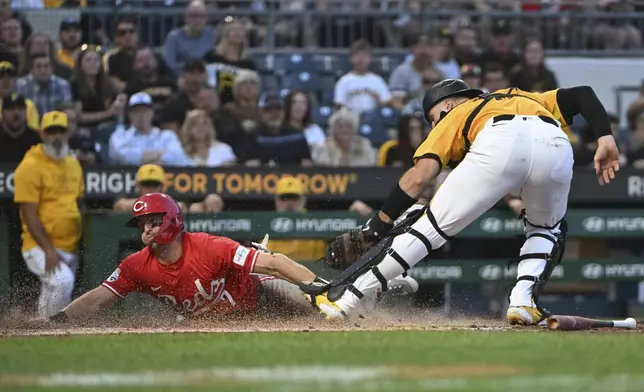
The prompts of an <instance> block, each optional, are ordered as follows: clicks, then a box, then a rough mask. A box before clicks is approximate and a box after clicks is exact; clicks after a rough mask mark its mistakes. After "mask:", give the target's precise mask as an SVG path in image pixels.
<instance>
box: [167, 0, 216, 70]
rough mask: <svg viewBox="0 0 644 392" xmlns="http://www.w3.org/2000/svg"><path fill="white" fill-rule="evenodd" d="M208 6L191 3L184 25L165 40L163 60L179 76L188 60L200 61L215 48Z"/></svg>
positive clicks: (200, 3) (198, 2)
mask: <svg viewBox="0 0 644 392" xmlns="http://www.w3.org/2000/svg"><path fill="white" fill-rule="evenodd" d="M206 18H207V14H206V6H205V4H204V3H203V2H202V1H199V0H197V1H191V2H190V3H188V6H187V7H186V12H185V14H184V25H183V26H182V27H179V28H176V29H174V30H172V31H170V33H168V36H167V37H166V39H165V43H164V44H163V59H164V60H165V62H166V64H167V65H168V66H169V67H170V69H172V71H173V72H174V73H175V74H176V75H179V74H180V73H181V71H182V70H183V65H184V63H185V62H186V60H191V59H200V58H202V57H203V56H204V55H205V54H206V53H207V52H208V51H209V50H211V49H212V48H213V47H214V46H215V33H214V30H213V28H212V27H210V26H207V25H206Z"/></svg>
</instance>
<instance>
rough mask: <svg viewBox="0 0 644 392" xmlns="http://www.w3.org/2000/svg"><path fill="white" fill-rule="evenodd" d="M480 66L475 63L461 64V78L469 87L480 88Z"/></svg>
mask: <svg viewBox="0 0 644 392" xmlns="http://www.w3.org/2000/svg"><path fill="white" fill-rule="evenodd" d="M481 76H482V75H481V67H479V66H478V65H476V64H463V65H462V66H461V79H463V81H465V83H467V84H468V85H469V86H470V87H471V88H479V89H480V88H481V84H482V80H481Z"/></svg>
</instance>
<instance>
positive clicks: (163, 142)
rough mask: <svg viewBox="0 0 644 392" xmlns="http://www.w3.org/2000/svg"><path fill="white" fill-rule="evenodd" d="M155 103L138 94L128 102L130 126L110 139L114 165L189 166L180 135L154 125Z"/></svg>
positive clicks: (118, 129) (122, 127) (144, 94)
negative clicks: (154, 164) (153, 164)
mask: <svg viewBox="0 0 644 392" xmlns="http://www.w3.org/2000/svg"><path fill="white" fill-rule="evenodd" d="M153 105H154V102H152V97H150V95H148V94H146V93H136V94H134V95H132V96H131V97H130V99H129V101H128V118H129V120H130V124H131V125H130V127H129V128H125V127H124V126H120V127H118V128H117V129H116V131H115V132H114V133H113V134H112V136H110V147H109V148H110V150H109V156H110V159H111V161H112V163H114V164H120V165H141V164H146V163H156V164H164V165H171V166H184V165H188V162H189V159H188V158H187V157H186V155H185V153H184V152H183V148H182V147H181V142H180V141H179V138H178V137H177V135H176V133H174V132H173V131H168V130H161V129H159V128H157V127H155V126H154V125H152V117H153V116H154V106H153Z"/></svg>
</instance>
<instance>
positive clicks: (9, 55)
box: [0, 1, 644, 167]
mask: <svg viewBox="0 0 644 392" xmlns="http://www.w3.org/2000/svg"><path fill="white" fill-rule="evenodd" d="M45 3H49V2H45ZM63 3H65V2H63ZM170 3H172V4H170ZM170 3H168V4H169V5H174V6H178V4H175V3H173V2H170ZM251 3H252V4H251V5H249V6H250V7H260V6H264V7H266V6H269V5H271V4H274V2H259V1H258V2H251ZM399 3H405V4H406V7H408V9H409V10H414V9H415V7H417V6H428V5H431V6H436V4H437V3H439V2H436V1H434V2H421V1H408V2H386V4H387V6H388V7H393V6H394V4H397V5H398V6H399V5H400V4H399ZM443 3H444V4H443V5H445V6H448V5H449V4H451V3H450V2H443ZM491 3H494V2H484V1H472V2H469V5H468V7H474V9H477V10H480V9H483V8H485V7H490V4H491ZM497 3H503V4H496V3H495V4H496V6H499V7H501V8H503V7H509V8H511V9H514V8H516V7H517V6H519V7H521V3H520V2H513V1H502V2H497ZM65 4H66V3H65ZM137 4H140V3H137ZM239 4H243V2H242V3H236V5H239ZM291 4H299V3H298V2H292V3H291ZM302 4H304V3H302ZM315 4H316V6H317V7H331V6H332V5H334V4H335V3H333V2H327V1H318V2H316V3H315ZM352 4H353V3H352ZM360 4H362V5H363V6H364V4H367V3H366V2H360ZM369 4H371V3H369ZM383 4H384V3H383ZM467 4H468V2H455V3H454V5H453V6H456V5H458V6H459V7H460V6H463V5H467ZM526 4H527V3H526ZM45 5H47V4H45ZM622 5H623V4H622V2H620V3H619V4H616V2H606V4H604V5H603V6H604V7H605V8H606V10H609V11H610V10H612V8H611V7H614V6H615V7H616V6H620V7H622ZM10 6H11V3H9V2H7V4H0V23H1V30H0V96H2V97H7V96H9V95H11V94H18V95H19V96H20V97H22V98H24V99H22V100H21V99H15V97H13V98H12V99H11V100H12V102H14V104H13V105H12V107H7V106H5V107H4V108H3V109H2V115H3V121H2V127H3V129H5V132H2V134H3V135H4V134H7V133H8V134H11V135H16V134H18V133H17V130H16V127H17V128H20V127H22V128H25V129H26V128H30V129H32V130H33V131H37V130H38V128H39V124H38V121H39V118H40V117H41V116H42V115H44V114H45V113H47V112H50V111H54V110H59V111H64V112H65V113H67V115H68V118H69V123H70V128H71V129H73V134H72V135H71V139H70V145H71V148H72V150H73V151H75V153H76V154H77V156H78V158H79V159H80V160H81V161H82V162H83V163H85V164H95V163H103V164H119V165H136V166H138V165H142V164H147V163H156V164H162V165H166V166H209V167H215V166H221V165H230V164H245V165H248V166H261V165H323V166H376V165H378V166H387V165H395V166H407V165H409V164H411V156H412V154H413V151H414V149H415V147H417V146H418V144H419V143H420V142H421V141H422V140H423V138H424V136H425V135H426V134H427V132H429V127H428V124H427V123H426V121H425V120H424V118H423V116H422V109H421V100H422V96H423V95H424V92H425V91H426V90H427V89H428V88H429V87H431V86H432V85H433V84H434V83H436V82H438V81H439V80H441V79H444V78H463V79H465V80H466V81H467V82H468V83H469V84H470V85H471V86H472V87H477V88H481V89H483V90H485V91H494V90H497V89H501V88H506V87H509V86H513V87H518V88H521V89H523V90H527V91H546V90H550V89H554V88H556V87H557V80H556V77H555V75H554V74H553V72H552V71H550V70H549V69H548V68H547V67H546V66H545V64H544V45H543V43H542V42H543V40H542V37H541V36H540V35H533V36H530V37H529V38H525V39H519V36H518V35H517V34H516V27H517V26H516V25H515V23H514V22H513V21H512V20H510V19H507V18H498V17H497V18H494V19H491V20H489V21H480V20H479V21H476V22H477V24H476V26H477V27H476V28H475V27H474V24H473V23H472V22H473V21H472V20H469V19H467V18H465V19H464V18H460V19H459V21H458V23H453V22H454V21H453V20H448V21H444V23H443V24H441V25H440V26H436V28H434V29H430V30H427V31H430V32H427V33H425V32H424V31H426V30H419V31H415V30H413V29H412V30H409V31H411V32H410V33H409V34H407V35H405V38H404V39H403V41H404V43H405V47H406V48H407V51H406V53H403V52H401V53H400V54H396V53H393V52H392V53H388V54H382V53H376V52H374V48H375V47H376V46H382V45H380V44H378V42H379V41H378V38H377V37H375V36H363V37H359V35H358V36H355V34H354V35H352V37H354V36H355V38H356V39H354V40H353V42H351V43H350V45H349V47H348V48H347V49H346V50H345V53H344V54H341V53H336V54H332V53H321V52H320V53H316V52H315V51H310V50H306V51H304V50H298V49H296V48H293V49H292V50H290V51H288V53H287V52H285V51H277V52H273V53H267V52H250V51H249V47H250V43H251V41H253V40H254V41H257V40H258V37H259V36H261V35H262V29H261V28H260V27H261V26H260V25H258V24H257V21H254V20H252V18H251V19H244V18H239V17H233V16H227V17H226V18H224V19H223V20H221V21H219V22H218V23H216V24H214V25H213V24H211V23H210V22H209V15H210V14H209V7H211V6H212V3H203V2H199V1H195V2H192V3H190V4H188V5H187V6H185V11H184V23H183V25H182V26H181V27H177V28H176V29H174V30H172V31H170V32H169V34H167V36H166V39H165V41H164V42H163V43H162V45H161V47H160V48H156V47H153V46H150V42H146V41H145V40H144V39H143V38H142V36H141V34H140V33H141V25H140V19H138V18H135V17H132V16H131V15H130V16H128V15H122V16H121V17H120V18H119V19H118V20H116V21H114V23H113V25H112V26H102V28H103V29H109V27H113V32H112V31H110V32H109V33H106V34H101V36H112V37H113V42H109V44H110V45H111V47H110V48H109V49H107V47H106V46H104V45H103V46H99V45H96V44H97V43H100V44H108V42H107V41H102V42H92V41H95V37H96V35H95V34H94V35H92V37H93V38H92V39H88V38H87V36H88V35H87V34H84V32H83V22H82V21H81V20H80V19H76V18H74V17H70V18H65V19H64V20H62V21H61V22H60V25H59V35H58V37H54V38H57V39H56V40H55V39H52V37H49V36H47V35H45V34H42V33H39V32H38V31H37V27H35V28H34V26H29V25H28V23H26V22H25V20H24V19H22V18H21V17H20V15H19V14H14V13H12V12H13V11H12V10H11V9H10V8H7V7H10ZM220 6H221V4H220ZM353 6H354V5H352V7H353ZM551 6H552V5H551ZM3 7H4V8H3ZM450 7H452V6H450ZM540 7H542V9H543V8H544V7H545V5H544V4H542V5H541V6H540ZM296 8H297V7H296ZM622 8H623V7H622ZM622 8H619V10H621V11H623V9H622ZM522 9H523V11H525V12H528V11H531V10H533V8H530V7H528V8H526V7H525V4H523V8H522ZM548 9H552V8H548ZM517 10H521V8H517ZM413 18H414V16H413V15H408V20H407V21H406V22H404V21H402V20H397V21H396V22H395V23H397V24H398V25H397V26H398V27H399V28H398V29H397V32H398V33H404V32H405V31H408V30H406V29H407V27H408V26H412V25H413V24H414V22H413ZM403 22H404V23H403ZM334 23H339V22H338V21H337V20H336V21H335V22H334ZM485 23H489V25H488V27H489V30H488V31H486V32H485V34H481V32H480V27H481V25H484V24H485ZM620 26H621V27H620V28H624V25H623V24H620ZM336 27H337V26H327V28H329V29H331V30H334V31H336V30H337V29H336ZM599 27H601V26H598V28H599ZM275 29H276V30H275V31H276V33H279V31H282V30H283V31H286V32H287V33H292V32H293V30H292V29H289V28H283V27H280V26H279V25H276V26H275ZM409 31H408V32H409ZM278 35H279V34H278ZM300 35H302V34H300ZM305 35H306V34H303V36H305ZM313 36H316V37H322V36H324V34H322V33H319V34H317V33H313ZM627 36H629V34H622V35H619V37H621V38H624V39H626V38H625V37H627ZM609 37H613V38H615V39H617V38H619V37H618V35H612V36H611V35H609ZM638 39H641V38H638ZM54 41H58V42H56V43H55V42H54ZM318 44H319V45H320V46H325V45H323V43H318ZM638 45H639V44H638ZM57 46H58V47H59V48H58V49H56V47H57ZM334 46H335V45H334ZM3 99H4V98H3ZM16 102H18V103H20V102H24V107H22V106H23V105H22V104H21V105H17V106H16V104H15V103H16ZM642 102H644V100H638V102H636V103H635V104H634V107H633V108H632V110H631V111H630V112H629V113H630V114H629V124H628V126H629V127H628V128H629V130H630V131H632V132H629V133H628V134H627V135H626V136H627V137H626V138H624V137H622V135H620V140H624V143H623V147H624V152H625V155H624V160H625V161H627V160H628V161H631V162H634V164H636V165H639V164H640V163H641V162H643V161H642V160H641V159H640V158H644V154H643V153H642V151H644V150H642V149H641V148H640V146H644V137H642V136H641V134H644V121H642V120H640V118H644V115H643V114H644V104H642ZM12 110H17V111H19V113H18V114H17V115H16V116H18V117H20V115H21V113H24V115H23V116H22V118H23V120H22V121H21V122H15V121H14V123H10V121H9V120H10V119H11V118H12V117H11V116H8V115H7V113H8V112H10V111H12ZM640 125H641V126H640ZM579 129H580V132H579V133H577V134H575V133H573V132H572V131H570V130H568V131H569V132H570V136H571V138H573V139H575V142H576V146H577V149H578V155H579V159H578V160H577V161H578V163H579V164H583V165H586V164H588V163H589V162H588V161H587V159H586V156H587V155H588V152H589V151H590V148H592V141H591V140H589V139H588V137H587V136H586V133H587V132H585V130H584V127H581V128H579ZM617 131H619V126H618V124H616V132H617ZM2 137H3V140H4V139H6V138H7V136H6V135H5V136H2ZM625 139H626V140H625ZM5 145H6V146H8V144H6V143H5ZM5 148H7V149H8V148H10V147H5ZM0 149H2V148H0ZM7 156H8V155H7ZM0 161H7V158H6V157H5V156H0Z"/></svg>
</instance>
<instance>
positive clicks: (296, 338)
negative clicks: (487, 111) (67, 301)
mask: <svg viewBox="0 0 644 392" xmlns="http://www.w3.org/2000/svg"><path fill="white" fill-rule="evenodd" d="M643 364H644V335H643V334H641V333H638V332H633V333H614V334H613V333H583V332H579V333H542V332H513V331H508V332H479V331H446V332H436V331H431V332H423V331H415V332H412V331H396V332H394V331H392V332H312V333H219V334H215V333H213V334H167V335H166V334H153V335H110V336H65V337H20V338H3V339H0V390H2V391H7V390H20V391H26V390H44V389H38V387H37V386H34V385H33V383H34V382H35V381H34V380H36V379H37V377H36V376H39V375H40V376H47V375H49V374H52V373H74V374H79V373H82V374H97V373H101V374H104V373H138V374H139V375H140V374H141V372H144V371H156V372H159V373H157V375H158V374H161V375H163V374H165V375H166V376H168V373H167V372H170V371H176V372H183V373H181V374H180V375H182V377H183V379H181V380H178V381H180V382H182V383H184V384H183V385H174V386H173V385H170V384H169V383H168V382H163V383H162V385H154V386H149V389H148V388H145V387H143V386H139V385H134V386H126V387H125V386H118V387H117V386H113V387H107V386H105V381H101V382H99V384H100V385H99V386H97V387H93V388H87V387H85V388H81V387H78V388H70V387H69V386H59V387H49V388H47V389H46V390H49V391H54V390H60V391H67V390H82V389H87V390H92V391H98V390H111V391H113V390H119V391H124V390H128V391H129V390H131V391H138V390H141V389H146V390H152V389H154V390H163V391H170V390H173V391H187V390H190V391H200V390H203V391H206V390H217V391H234V392H237V391H255V392H257V391H280V392H283V391H288V392H295V391H307V392H308V391H315V390H325V391H326V390H328V391H333V392H344V391H356V392H359V391H389V390H393V391H396V392H403V391H419V390H433V391H437V390H445V391H497V390H498V391H506V390H509V389H521V390H537V389H542V388H544V387H552V388H565V389H566V392H570V391H611V392H618V391H644V365H643ZM279 366H281V367H288V368H286V369H283V371H285V372H286V373H287V377H285V379H284V380H281V379H280V380H276V379H275V378H274V377H277V376H276V375H277V374H278V372H277V371H276V370H273V371H272V370H270V369H267V368H274V367H279ZM312 366H317V367H329V366H332V367H335V368H342V369H330V370H326V371H325V370H323V369H320V370H316V372H319V373H323V374H321V375H320V376H321V377H322V378H325V374H324V373H325V372H327V374H333V373H334V372H335V373H336V374H339V372H343V371H347V370H350V369H363V370H367V371H371V370H373V369H374V367H376V366H379V367H383V369H379V370H378V375H377V376H376V377H373V376H372V377H369V378H367V379H362V380H358V381H355V382H349V381H347V380H346V377H348V375H346V376H342V377H340V379H333V377H332V376H331V375H329V376H328V378H330V379H329V380H324V379H323V380H317V381H315V380H311V379H310V374H308V373H306V372H307V370H306V369H305V368H308V367H312ZM230 368H246V369H249V370H250V372H249V374H250V376H249V375H248V374H247V375H242V376H238V377H233V376H232V375H230V374H225V375H221V374H220V375H218V376H212V375H210V376H203V375H202V376H195V375H194V374H193V375H187V373H185V372H186V371H191V370H193V371H194V370H211V369H220V370H221V369H230ZM385 368H395V369H397V371H391V370H387V369H385ZM437 368H439V369H437ZM481 368H484V370H483V371H481ZM308 372H309V373H310V372H311V371H310V370H309V371H308ZM400 372H403V373H404V375H401V373H400ZM481 372H482V373H483V374H480V373H481ZM508 372H509V373H512V374H507V373H508ZM289 374H293V377H296V376H301V377H303V378H304V380H302V381H295V380H291V381H288V380H289V379H290V378H291V377H289V376H288V375H289ZM307 374H308V375H307ZM342 374H344V373H342ZM347 374H348V373H347ZM17 375H20V377H19V380H22V381H25V380H26V381H28V382H27V384H30V385H26V386H22V387H20V388H18V387H17V386H16V384H15V378H12V377H15V376H17ZM251 376H257V377H259V379H257V380H252V379H250V377H251ZM168 377H171V375H170V376H168ZM199 377H201V378H199ZM262 377H264V378H262ZM266 377H268V379H266ZM12 380H13V381H12ZM99 381H100V380H99ZM185 383H191V384H192V385H185Z"/></svg>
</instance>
